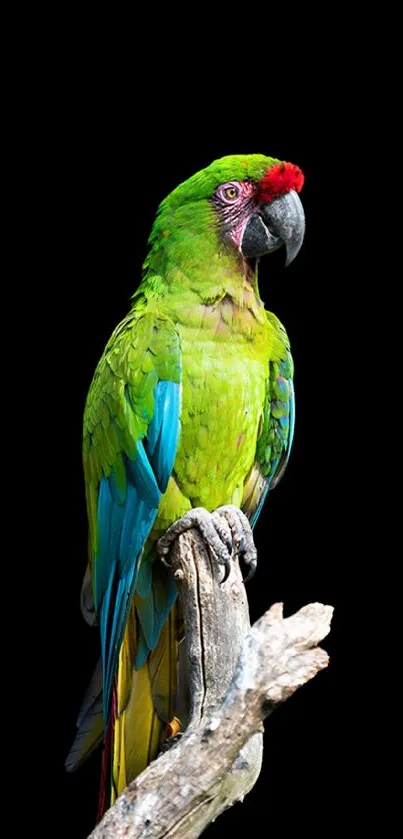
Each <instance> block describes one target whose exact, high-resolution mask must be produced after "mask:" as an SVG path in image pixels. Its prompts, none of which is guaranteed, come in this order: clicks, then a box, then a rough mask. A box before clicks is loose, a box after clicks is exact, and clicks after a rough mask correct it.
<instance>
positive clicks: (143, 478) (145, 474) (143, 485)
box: [127, 440, 161, 507]
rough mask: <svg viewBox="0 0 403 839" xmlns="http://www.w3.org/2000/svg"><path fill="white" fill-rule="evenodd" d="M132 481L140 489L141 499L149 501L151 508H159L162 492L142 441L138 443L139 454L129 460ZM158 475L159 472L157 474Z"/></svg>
mask: <svg viewBox="0 0 403 839" xmlns="http://www.w3.org/2000/svg"><path fill="white" fill-rule="evenodd" d="M127 465H128V468H129V473H130V479H131V481H132V482H133V484H134V486H135V487H136V488H137V489H138V492H139V495H140V497H141V498H142V499H143V500H144V501H147V503H148V504H149V505H150V507H158V505H159V503H160V498H161V491H160V489H159V488H158V484H157V481H156V480H155V475H154V472H153V470H152V468H151V465H150V461H149V459H148V457H147V455H146V453H145V450H144V446H143V443H142V442H141V440H139V441H138V443H137V452H136V457H135V459H134V460H130V459H128V460H127ZM157 474H158V472H157Z"/></svg>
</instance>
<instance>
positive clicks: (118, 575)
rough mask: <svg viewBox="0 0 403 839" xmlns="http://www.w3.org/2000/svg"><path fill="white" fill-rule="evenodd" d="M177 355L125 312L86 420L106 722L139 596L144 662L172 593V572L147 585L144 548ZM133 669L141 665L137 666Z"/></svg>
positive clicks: (167, 454)
mask: <svg viewBox="0 0 403 839" xmlns="http://www.w3.org/2000/svg"><path fill="white" fill-rule="evenodd" d="M180 397H181V349H180V341H179V336H178V334H177V332H176V329H175V327H174V326H173V324H172V323H171V321H170V320H168V319H167V318H164V317H161V316H160V315H153V314H143V315H138V314H136V313H132V314H131V315H130V316H129V317H128V318H126V320H125V321H123V323H122V324H121V325H120V326H119V327H118V328H117V330H116V331H115V333H114V334H113V336H112V338H111V340H110V341H109V343H108V345H107V347H106V350H105V353H104V355H103V357H102V359H101V361H100V363H99V365H98V368H97V370H96V373H95V376H94V380H93V383H92V385H91V388H90V391H89V394H88V399H87V404H86V410H85V418H84V472H85V482H86V494H87V506H88V516H89V525H90V567H91V571H92V582H93V593H94V606H95V610H96V613H97V616H98V619H99V623H100V630H101V651H102V671H103V706H104V724H105V725H106V722H107V719H108V715H109V709H110V699H111V691H112V684H113V678H114V674H115V670H116V664H117V657H118V653H119V648H120V645H121V641H122V638H123V633H124V629H125V625H126V622H127V618H128V614H129V610H130V606H131V603H132V600H133V596H134V593H135V591H136V590H138V589H139V588H140V589H141V597H142V598H144V599H145V601H146V608H145V609H143V610H142V616H141V620H142V627H141V628H142V635H141V637H142V644H143V648H144V649H143V660H144V658H145V656H146V655H147V653H148V652H149V650H151V649H153V648H154V647H155V645H156V643H157V641H158V637H159V634H160V631H161V628H162V626H163V624H164V622H165V620H166V618H167V616H168V614H169V611H170V608H171V607H172V604H173V602H174V600H175V597H176V589H175V586H174V583H173V581H172V578H171V575H167V579H166V580H164V581H163V583H162V585H161V581H160V580H159V581H158V586H157V589H158V590H154V588H153V580H152V563H147V562H142V561H141V560H142V555H143V549H144V545H145V543H146V541H147V538H148V535H149V533H150V531H151V528H152V526H153V524H154V521H155V519H156V516H157V511H158V507H159V503H160V499H161V496H162V494H163V493H164V492H165V490H166V488H167V485H168V481H169V478H170V475H171V473H172V469H173V465H174V461H175V457H176V451H177V446H178V439H179V433H180ZM137 664H138V666H140V664H141V661H139V660H137Z"/></svg>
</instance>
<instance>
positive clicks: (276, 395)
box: [242, 313, 295, 527]
mask: <svg viewBox="0 0 403 839" xmlns="http://www.w3.org/2000/svg"><path fill="white" fill-rule="evenodd" d="M268 319H269V321H270V322H271V323H272V325H273V326H274V327H275V329H276V333H277V338H278V339H279V340H280V347H281V349H280V352H278V353H277V357H276V360H273V361H271V362H270V364H269V377H268V381H267V388H266V398H265V404H264V408H263V416H262V422H261V428H260V432H259V435H258V440H257V446H256V457H255V463H254V466H253V469H252V471H251V473H250V475H249V477H248V480H247V481H246V484H245V490H244V497H243V503H242V508H243V510H244V511H245V513H246V514H247V515H248V516H249V518H250V521H251V525H252V527H254V526H255V524H256V522H257V520H258V518H259V515H260V513H261V511H262V507H263V504H264V502H265V500H266V496H267V493H268V492H269V490H271V489H274V487H275V486H277V484H278V483H279V481H280V480H281V478H282V477H283V475H284V472H285V470H286V467H287V463H288V460H289V457H290V452H291V447H292V443H293V438H294V427H295V394H294V384H293V378H294V365H293V360H292V356H291V352H290V345H289V341H288V337H287V335H286V332H285V330H284V328H283V327H282V326H281V324H280V322H279V321H278V320H277V318H275V317H274V315H271V314H270V313H268Z"/></svg>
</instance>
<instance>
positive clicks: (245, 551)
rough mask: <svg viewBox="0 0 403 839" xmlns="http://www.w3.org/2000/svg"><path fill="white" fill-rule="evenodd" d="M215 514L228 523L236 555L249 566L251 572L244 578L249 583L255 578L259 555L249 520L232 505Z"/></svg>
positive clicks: (220, 509) (218, 510)
mask: <svg viewBox="0 0 403 839" xmlns="http://www.w3.org/2000/svg"><path fill="white" fill-rule="evenodd" d="M215 512H216V513H218V515H219V516H222V517H223V518H224V519H225V520H226V521H227V522H228V524H229V526H230V528H231V533H232V539H233V544H234V547H235V550H236V553H237V554H238V556H239V558H240V559H241V558H242V560H243V562H244V563H245V564H246V565H247V566H249V571H248V573H247V575H246V577H245V578H244V583H247V582H248V581H249V580H250V579H251V578H252V577H253V575H254V573H255V571H256V566H257V553H256V548H255V543H254V541H253V534H252V528H251V526H250V522H249V519H248V518H247V517H246V516H245V513H243V512H242V510H240V509H238V507H235V506H234V505H232V504H227V505H225V506H223V507H218V509H217V510H216V511H215ZM213 515H214V514H213Z"/></svg>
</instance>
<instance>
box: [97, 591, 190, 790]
mask: <svg viewBox="0 0 403 839" xmlns="http://www.w3.org/2000/svg"><path fill="white" fill-rule="evenodd" d="M136 633H137V628H136V617H135V611H134V607H133V608H132V610H131V612H130V616H129V620H128V622H127V625H126V630H125V634H124V638H123V643H122V646H121V650H120V655H119V662H118V678H117V719H116V722H115V729H114V741H113V765H112V779H113V780H112V791H111V804H113V803H114V801H115V800H116V798H117V797H118V796H119V795H120V794H121V793H122V792H123V790H124V789H125V787H126V786H127V784H128V783H130V781H132V780H134V778H136V777H137V775H139V774H140V772H142V771H143V770H144V769H145V768H146V767H147V766H148V764H149V763H151V761H152V760H154V759H155V758H156V756H157V754H158V752H159V750H160V748H161V746H162V743H163V740H164V739H165V738H164V734H165V729H166V726H167V725H168V723H169V722H170V721H171V720H172V718H173V717H174V715H175V709H176V696H177V660H178V631H177V607H176V606H174V607H173V609H172V611H171V613H170V615H169V618H168V620H167V621H166V623H165V626H164V627H163V629H162V632H161V635H160V638H159V641H158V644H157V646H156V648H155V650H154V651H153V652H152V653H151V654H150V655H149V656H148V659H147V660H146V661H145V662H144V664H143V665H142V667H141V668H140V669H139V670H134V668H133V661H134V658H135V650H136Z"/></svg>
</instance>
